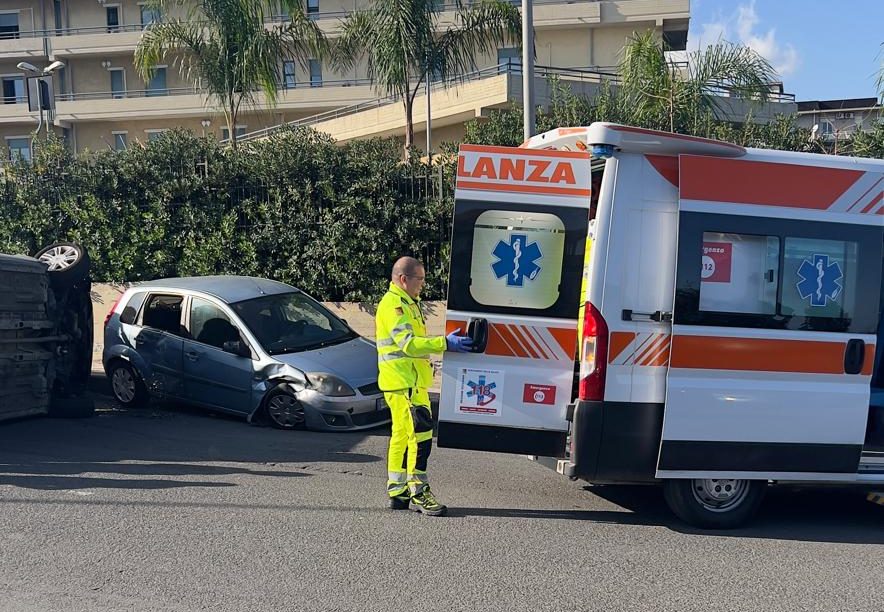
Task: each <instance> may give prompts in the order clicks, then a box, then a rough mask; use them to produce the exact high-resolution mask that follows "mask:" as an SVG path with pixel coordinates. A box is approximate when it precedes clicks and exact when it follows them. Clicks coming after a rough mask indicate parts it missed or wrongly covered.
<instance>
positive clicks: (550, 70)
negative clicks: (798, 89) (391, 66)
mask: <svg viewBox="0 0 884 612" xmlns="http://www.w3.org/2000/svg"><path fill="white" fill-rule="evenodd" d="M501 74H507V75H513V76H520V75H521V74H522V65H521V63H519V62H513V61H511V62H506V63H502V64H498V65H497V66H491V67H488V68H483V69H481V70H476V71H474V72H470V73H468V74H465V75H462V76H460V77H457V78H453V79H449V80H447V81H436V82H435V83H432V84H431V86H430V90H431V91H437V90H439V89H448V88H450V87H453V86H457V85H458V84H460V83H464V82H469V81H475V80H478V79H483V78H488V77H493V76H496V75H501ZM534 76H535V78H538V77H539V78H545V79H549V78H552V77H555V78H560V79H563V80H566V81H570V82H575V81H576V82H582V83H596V84H602V83H603V82H609V83H611V84H612V85H617V83H618V82H619V81H620V77H619V76H618V75H617V73H616V72H614V71H607V70H594V69H581V68H556V67H553V66H535V67H534ZM709 93H713V94H714V95H721V96H732V95H733V93H732V92H731V91H729V90H727V88H724V87H712V88H710V92H709ZM770 100H771V101H775V102H794V101H795V95H794V94H785V93H783V94H781V93H771V94H770ZM398 102H399V98H398V97H397V96H386V97H380V98H376V99H374V100H369V101H367V102H359V103H357V104H351V105H350V106H344V107H341V108H337V109H334V110H330V111H326V112H323V113H319V114H316V115H311V116H310V117H305V118H304V119H296V120H295V121H289V122H287V123H283V124H280V125H276V126H272V127H268V128H264V129H261V130H255V131H254V132H248V133H247V134H244V135H242V136H240V137H239V138H237V141H238V142H245V141H249V140H257V139H260V138H265V137H267V136H269V135H271V134H273V133H275V132H278V131H282V130H285V129H287V128H292V127H309V126H313V125H316V124H318V123H323V122H325V121H331V120H333V119H340V118H342V117H347V116H349V115H354V114H356V113H360V112H363V111H367V110H371V109H375V108H380V107H383V106H387V105H390V104H395V103H398ZM222 142H225V141H222Z"/></svg>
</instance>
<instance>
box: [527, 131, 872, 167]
mask: <svg viewBox="0 0 884 612" xmlns="http://www.w3.org/2000/svg"><path fill="white" fill-rule="evenodd" d="M595 144H606V145H612V146H614V147H615V148H617V149H619V150H621V151H626V152H629V153H643V154H646V155H673V156H675V155H709V156H714V157H740V158H748V159H753V160H757V161H768V162H780V163H801V164H808V165H825V166H827V167H830V168H850V169H854V170H862V171H872V172H884V160H880V159H869V158H860V157H846V156H843V155H824V154H820V153H798V152H794V151H778V150H773V149H754V148H749V147H741V146H739V145H735V144H731V143H729V142H724V141H721V140H714V139H711V138H699V137H697V136H687V135H684V134H673V133H671V132H660V131H656V130H648V129H645V128H637V127H631V126H626V125H618V124H616V123H603V122H598V123H593V124H592V125H589V126H585V127H566V128H557V129H555V130H550V131H548V132H544V133H543V134H538V135H536V136H533V137H531V138H530V139H528V140H526V141H525V142H523V143H522V145H521V146H522V147H524V148H528V149H554V150H560V151H588V150H590V149H591V147H592V145H595Z"/></svg>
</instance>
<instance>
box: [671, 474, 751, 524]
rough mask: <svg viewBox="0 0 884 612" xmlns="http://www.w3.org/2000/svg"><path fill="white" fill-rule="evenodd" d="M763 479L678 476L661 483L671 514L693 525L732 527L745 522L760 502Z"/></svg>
mask: <svg viewBox="0 0 884 612" xmlns="http://www.w3.org/2000/svg"><path fill="white" fill-rule="evenodd" d="M766 490H767V482H765V481H762V480H740V479H726V478H719V479H695V480H689V479H684V480H682V479H679V480H667V481H666V482H664V483H663V496H664V497H665V499H666V503H667V504H668V505H669V508H670V509H671V510H672V512H674V513H675V515H676V516H677V517H678V518H680V519H681V520H683V521H684V522H686V523H688V524H689V525H694V526H695V527H703V528H706V529H734V528H736V527H740V526H742V525H744V524H746V523H747V522H748V521H749V520H750V519H751V518H752V517H753V516H755V513H756V512H757V511H758V507H759V506H760V505H761V501H762V499H763V498H764V493H765V491H766Z"/></svg>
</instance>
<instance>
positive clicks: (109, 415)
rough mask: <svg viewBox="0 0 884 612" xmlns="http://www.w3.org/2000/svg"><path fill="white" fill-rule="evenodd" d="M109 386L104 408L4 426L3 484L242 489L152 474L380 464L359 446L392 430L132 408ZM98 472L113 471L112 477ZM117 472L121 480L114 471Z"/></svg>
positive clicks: (100, 387)
mask: <svg viewBox="0 0 884 612" xmlns="http://www.w3.org/2000/svg"><path fill="white" fill-rule="evenodd" d="M106 384H107V383H106V379H105V378H104V377H103V376H93V379H92V385H91V386H92V387H93V392H94V395H95V397H96V400H97V401H96V406H97V408H96V413H95V415H94V416H93V417H91V418H86V419H24V420H20V421H15V422H7V423H3V424H0V449H2V453H0V485H3V484H8V485H13V486H16V487H25V488H33V489H46V490H52V489H81V488H132V489H160V488H173V487H200V486H203V487H219V486H233V485H232V484H227V483H219V482H197V481H192V480H186V479H179V480H174V479H172V480H166V479H162V478H156V479H153V478H150V477H151V476H173V477H174V476H181V477H188V476H210V477H211V476H223V475H231V474H249V475H253V476H259V477H273V478H279V477H282V478H291V477H297V476H305V475H308V474H303V473H297V472H293V471H292V468H294V469H303V468H306V467H308V466H309V464H312V463H320V462H345V463H357V464H359V463H373V462H377V461H381V460H382V458H381V457H379V456H377V455H374V454H367V453H360V452H355V451H354V450H353V449H354V447H355V446H356V445H358V444H359V442H360V441H362V440H364V439H365V438H366V437H367V436H377V435H385V434H386V435H389V434H388V432H385V430H384V428H379V429H375V430H371V431H369V432H342V433H319V432H309V431H281V430H277V429H272V428H270V427H259V426H254V425H249V424H248V423H246V422H245V420H244V419H240V418H236V417H231V416H226V415H219V414H214V413H211V412H208V411H205V410H201V409H198V408H191V407H187V406H182V405H177V404H170V403H157V404H152V405H151V406H150V407H148V408H145V409H123V408H121V407H119V406H118V405H117V404H116V403H115V402H114V401H113V400H112V399H111V398H110V397H108V396H106V395H100V392H103V391H105V390H106V389H105V387H106ZM206 463H210V464H211V465H206ZM219 463H222V464H223V463H241V464H250V465H254V466H255V467H249V466H245V467H244V466H229V465H218V464H219ZM256 464H257V465H256ZM278 464H285V465H284V466H283V465H278ZM92 474H107V475H108V476H109V478H101V477H92V476H91V475H92ZM80 475H84V476H80ZM113 475H117V476H122V478H116V479H115V478H112V477H110V476H113ZM140 477H141V478H140Z"/></svg>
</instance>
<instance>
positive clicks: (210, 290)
mask: <svg viewBox="0 0 884 612" xmlns="http://www.w3.org/2000/svg"><path fill="white" fill-rule="evenodd" d="M136 288H137V289H142V288H147V289H177V290H182V291H198V292H200V293H206V294H208V295H212V296H214V297H216V298H218V299H220V300H222V301H224V302H227V303H228V304H232V303H234V302H241V301H243V300H251V299H254V298H258V297H263V296H265V295H279V294H281V293H292V292H293V291H300V290H299V289H298V288H297V287H292V286H291V285H286V284H285V283H280V282H278V281H274V280H269V279H266V278H255V277H253V276H184V277H179V278H161V279H157V280H152V281H147V282H145V283H139V284H138V286H137V287H136Z"/></svg>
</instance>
